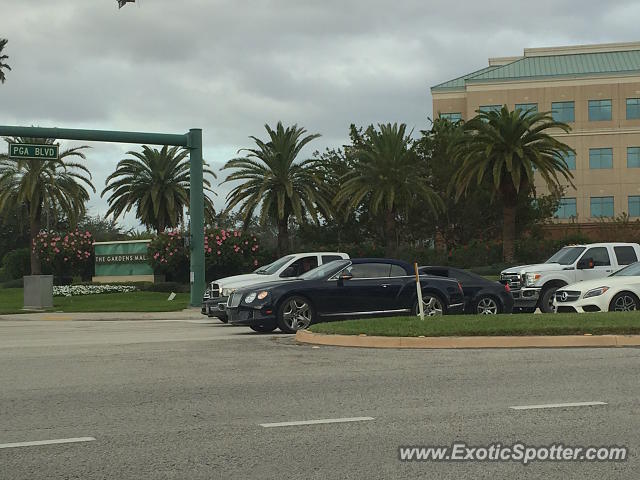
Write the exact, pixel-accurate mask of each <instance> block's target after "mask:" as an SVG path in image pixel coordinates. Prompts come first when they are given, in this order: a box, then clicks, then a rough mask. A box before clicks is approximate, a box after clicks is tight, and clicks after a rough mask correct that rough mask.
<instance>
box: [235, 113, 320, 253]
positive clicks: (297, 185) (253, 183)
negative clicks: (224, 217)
mask: <svg viewBox="0 0 640 480" xmlns="http://www.w3.org/2000/svg"><path fill="white" fill-rule="evenodd" d="M265 129H266V130H267V134H268V135H269V140H267V141H262V140H260V139H258V138H256V137H253V136H252V137H249V138H251V139H252V140H253V141H254V142H255V143H256V145H257V148H244V149H241V150H239V151H238V153H240V152H247V153H248V154H247V156H245V157H239V158H234V159H231V160H229V161H228V162H227V163H226V165H225V166H224V167H223V170H224V169H230V168H232V169H235V171H234V172H233V173H231V174H229V176H227V178H226V179H225V181H224V182H223V183H226V182H233V181H241V182H242V183H240V184H239V185H237V186H236V187H234V188H233V189H232V190H231V192H229V194H228V195H227V209H226V210H227V211H230V210H232V209H233V208H234V207H235V206H237V205H240V214H241V215H242V218H243V219H244V221H245V222H248V221H249V220H250V219H251V217H252V216H253V214H254V212H255V210H256V209H258V208H260V216H259V221H260V223H261V224H264V223H265V222H266V220H267V219H271V220H273V221H275V223H276V224H277V225H278V253H279V254H280V255H283V254H285V253H286V252H287V251H288V249H289V219H290V218H291V217H292V216H293V217H295V218H296V219H297V221H298V222H300V223H303V222H304V221H305V220H306V216H307V214H308V215H310V216H311V218H312V219H313V220H314V221H317V219H318V209H317V206H318V204H322V205H325V206H327V202H325V200H324V199H323V198H322V197H321V195H319V193H318V185H319V180H318V179H317V178H316V176H315V175H314V174H313V168H312V166H311V164H312V163H313V160H305V161H303V162H298V163H296V158H297V157H298V154H299V153H300V151H301V150H302V149H303V148H304V147H305V146H306V145H307V144H308V143H309V142H311V141H312V140H314V139H316V138H318V137H319V136H320V135H319V134H314V135H306V136H305V134H306V133H307V131H306V130H305V129H304V128H301V127H298V126H297V125H293V126H291V127H287V128H286V129H285V128H284V126H283V125H282V122H278V124H277V126H276V129H275V130H273V129H272V128H271V127H270V126H269V125H265Z"/></svg>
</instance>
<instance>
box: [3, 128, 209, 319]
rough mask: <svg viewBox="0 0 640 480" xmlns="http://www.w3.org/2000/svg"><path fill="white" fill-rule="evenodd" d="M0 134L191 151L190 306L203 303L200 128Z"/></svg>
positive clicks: (7, 131) (27, 130) (10, 130)
mask: <svg viewBox="0 0 640 480" xmlns="http://www.w3.org/2000/svg"><path fill="white" fill-rule="evenodd" d="M0 136H4V137H28V138H56V139H59V140H83V141H90V142H114V143H135V144H139V145H142V144H144V145H171V146H177V147H184V148H188V149H189V150H190V153H191V158H190V162H191V165H190V167H191V189H190V206H189V210H190V212H191V305H192V306H194V307H197V306H199V305H200V304H201V303H202V294H203V293H204V289H205V284H204V282H205V279H204V190H203V186H202V175H203V173H202V130H201V129H192V130H190V131H189V133H186V134H167V133H147V132H121V131H113V130H81V129H76V128H43V127H17V126H6V125H4V126H3V125H0Z"/></svg>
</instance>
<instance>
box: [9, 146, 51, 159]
mask: <svg viewBox="0 0 640 480" xmlns="http://www.w3.org/2000/svg"><path fill="white" fill-rule="evenodd" d="M58 150H59V146H58V145H35V144H31V143H10V144H9V158H13V159H15V160H57V159H58Z"/></svg>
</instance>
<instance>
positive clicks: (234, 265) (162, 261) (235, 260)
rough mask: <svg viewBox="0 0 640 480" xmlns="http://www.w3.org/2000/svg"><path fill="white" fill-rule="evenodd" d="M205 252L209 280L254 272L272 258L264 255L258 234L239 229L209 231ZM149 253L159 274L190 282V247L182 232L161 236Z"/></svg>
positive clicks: (206, 233)
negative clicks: (185, 242)
mask: <svg viewBox="0 0 640 480" xmlns="http://www.w3.org/2000/svg"><path fill="white" fill-rule="evenodd" d="M204 251H205V269H206V278H207V279H214V278H220V277H226V276H229V275H237V274H239V273H246V272H250V271H252V270H255V269H256V268H257V267H258V266H259V265H261V264H263V262H266V263H269V261H271V260H270V259H269V257H268V256H265V255H264V254H262V250H261V248H260V244H259V242H258V239H257V237H256V236H255V235H252V234H251V233H248V232H241V231H239V230H225V229H218V228H214V229H209V230H207V231H205V236H204ZM149 256H150V258H151V265H152V266H153V269H154V272H155V273H157V274H162V275H165V277H166V278H167V280H169V281H173V282H178V283H187V282H188V281H189V249H188V248H186V247H185V245H184V234H183V233H182V232H179V231H171V232H164V233H161V234H159V235H157V236H156V237H155V238H154V239H153V240H152V241H151V243H150V244H149Z"/></svg>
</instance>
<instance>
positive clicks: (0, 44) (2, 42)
mask: <svg viewBox="0 0 640 480" xmlns="http://www.w3.org/2000/svg"><path fill="white" fill-rule="evenodd" d="M8 41H9V40H7V39H6V38H0V83H4V82H5V80H6V77H5V75H4V72H3V71H2V70H3V69H4V70H9V71H11V67H10V66H9V65H7V64H6V63H4V62H6V61H7V60H8V59H9V56H8V55H2V50H4V47H5V46H6V45H7V42H8Z"/></svg>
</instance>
